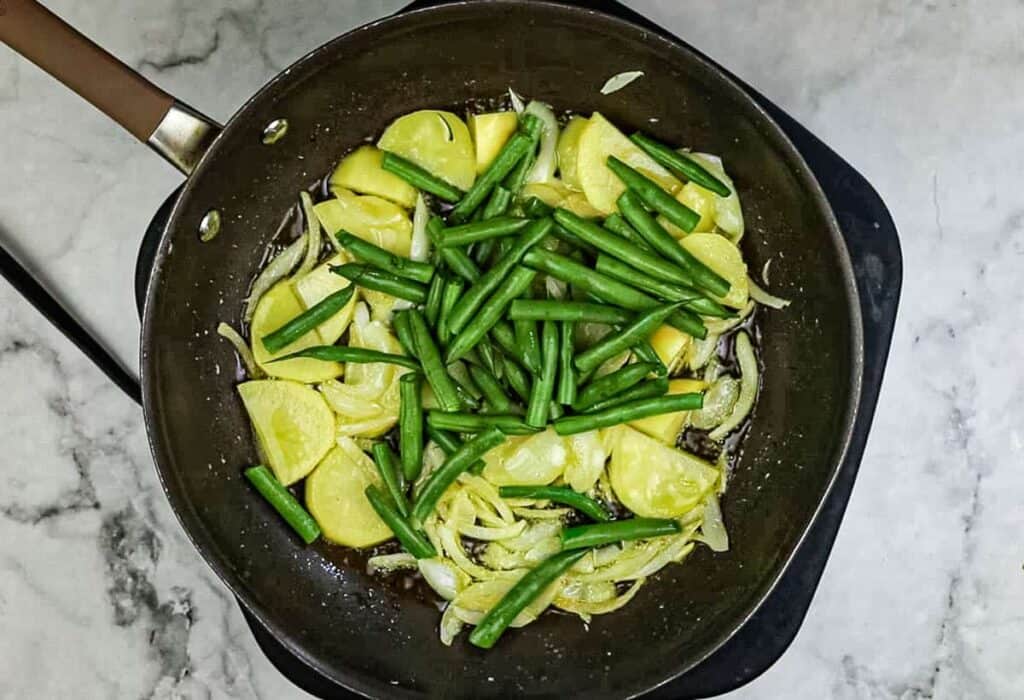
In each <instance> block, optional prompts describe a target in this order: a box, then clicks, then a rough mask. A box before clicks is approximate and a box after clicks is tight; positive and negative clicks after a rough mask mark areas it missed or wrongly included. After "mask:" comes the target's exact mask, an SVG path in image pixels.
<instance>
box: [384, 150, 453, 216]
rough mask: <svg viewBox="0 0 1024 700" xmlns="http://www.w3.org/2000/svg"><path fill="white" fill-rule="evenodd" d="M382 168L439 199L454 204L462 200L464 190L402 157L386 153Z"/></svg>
mask: <svg viewBox="0 0 1024 700" xmlns="http://www.w3.org/2000/svg"><path fill="white" fill-rule="evenodd" d="M380 166H381V168H383V169H384V170H386V171H388V172H389V173H394V174H395V175H397V176H398V177H400V178H402V179H403V180H405V181H406V182H408V183H409V184H410V185H412V186H413V187H415V188H416V189H419V190H423V191H424V192H429V193H430V194H432V195H434V196H435V197H437V198H438V199H443V200H444V201H446V202H451V203H452V204H454V203H455V202H457V201H459V200H460V199H462V196H463V194H462V190H460V189H459V188H458V187H456V186H455V185H452V184H449V183H447V182H445V181H444V180H442V179H441V178H439V177H437V176H436V175H432V174H431V173H429V172H427V171H426V170H425V169H423V168H421V167H420V166H418V165H416V164H415V163H413V162H412V161H410V160H407V159H405V158H403V157H402V156H399V155H395V154H394V153H389V152H387V151H384V157H383V158H382V159H381V164H380Z"/></svg>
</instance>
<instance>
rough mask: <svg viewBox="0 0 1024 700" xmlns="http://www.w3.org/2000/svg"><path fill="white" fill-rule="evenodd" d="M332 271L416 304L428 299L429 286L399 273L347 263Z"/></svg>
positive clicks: (358, 283) (335, 267) (357, 282)
mask: <svg viewBox="0 0 1024 700" xmlns="http://www.w3.org/2000/svg"><path fill="white" fill-rule="evenodd" d="M331 272H333V273H334V274H336V275H341V276H342V277H344V278H346V279H349V280H352V285H358V286H360V287H366V288H367V289H373V290H376V291H378V292H384V293H385V294H390V295H391V296H393V297H398V298H399V299H406V300H407V301H411V302H413V303H414V304H422V303H423V302H425V301H426V300H427V288H426V286H425V285H422V284H420V283H419V282H413V281H412V280H408V279H405V278H404V277H399V276H398V275H392V274H391V273H389V272H383V271H381V270H377V269H374V268H372V267H370V266H368V265H363V264H361V263H345V264H344V265H335V266H333V267H332V268H331ZM350 286H351V285H350ZM346 289H348V287H346ZM342 291H344V290H342Z"/></svg>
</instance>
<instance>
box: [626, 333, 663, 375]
mask: <svg viewBox="0 0 1024 700" xmlns="http://www.w3.org/2000/svg"><path fill="white" fill-rule="evenodd" d="M631 349H632V350H633V357H635V358H636V359H637V361H638V362H650V363H651V364H652V365H654V366H655V369H654V372H655V373H656V374H662V375H664V374H668V368H667V367H665V363H664V362H662V361H661V358H660V357H658V353H657V351H655V349H654V348H653V347H652V346H651V343H650V341H647V340H641V341H640V342H638V343H637V344H636V345H634V346H633V347H632V348H631Z"/></svg>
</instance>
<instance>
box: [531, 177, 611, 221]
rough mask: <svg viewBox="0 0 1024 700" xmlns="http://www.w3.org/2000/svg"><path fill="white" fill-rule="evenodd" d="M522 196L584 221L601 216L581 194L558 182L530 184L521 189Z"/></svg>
mask: <svg viewBox="0 0 1024 700" xmlns="http://www.w3.org/2000/svg"><path fill="white" fill-rule="evenodd" d="M523 196H524V197H536V198H537V199H539V200H540V201H542V202H544V203H545V204H547V205H548V206H549V207H556V208H557V207H561V208H562V209H568V210H569V211H571V212H572V213H573V214H575V215H576V216H582V217H583V218H584V219H596V218H597V217H599V216H601V212H599V211H598V210H597V209H595V208H594V207H593V206H591V204H590V201H589V200H588V199H587V198H586V197H585V196H584V195H583V194H582V193H581V192H576V191H574V190H571V189H569V187H568V186H567V185H565V184H564V183H563V182H561V181H560V180H551V181H549V182H532V183H530V184H528V185H526V186H525V187H523Z"/></svg>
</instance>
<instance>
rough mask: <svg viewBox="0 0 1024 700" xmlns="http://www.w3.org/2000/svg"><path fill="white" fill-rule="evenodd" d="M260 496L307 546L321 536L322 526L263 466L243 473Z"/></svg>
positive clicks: (250, 468) (251, 468)
mask: <svg viewBox="0 0 1024 700" xmlns="http://www.w3.org/2000/svg"><path fill="white" fill-rule="evenodd" d="M243 473H244V474H245V478H246V479H248V480H249V483H251V484H252V485H253V486H254V487H255V488H256V490H257V491H259V494H260V495H261V496H263V498H264V499H266V501H267V503H269V504H270V505H271V506H272V507H273V509H274V510H276V511H277V513H278V515H280V516H281V517H282V518H284V521H285V522H286V523H288V525H290V526H291V528H292V529H293V530H295V533H296V534H297V535H298V536H299V537H301V538H302V541H303V542H305V543H306V544H310V543H312V542H313V541H314V540H316V538H317V537H319V536H320V526H319V525H317V524H316V520H314V519H313V516H312V515H310V514H309V512H307V511H306V509H305V508H303V507H302V504H301V503H299V502H298V501H297V500H296V498H295V496H293V495H292V494H291V492H290V491H289V490H288V489H286V488H285V487H284V486H282V485H281V482H280V481H278V480H277V479H275V478H274V475H273V474H271V473H270V470H269V469H267V468H266V467H264V466H263V465H258V466H255V467H249V468H248V469H246V470H245V472H243Z"/></svg>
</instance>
